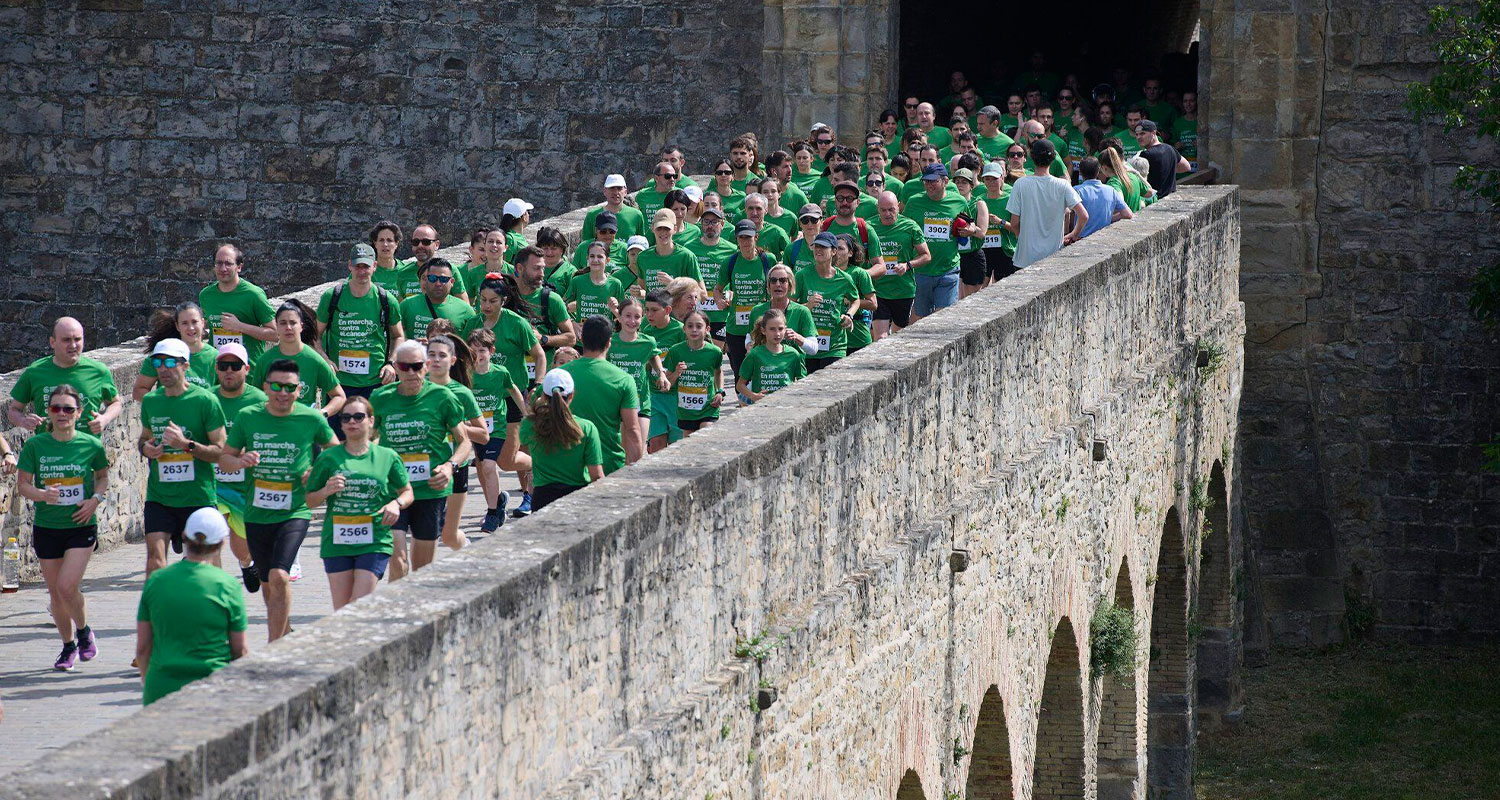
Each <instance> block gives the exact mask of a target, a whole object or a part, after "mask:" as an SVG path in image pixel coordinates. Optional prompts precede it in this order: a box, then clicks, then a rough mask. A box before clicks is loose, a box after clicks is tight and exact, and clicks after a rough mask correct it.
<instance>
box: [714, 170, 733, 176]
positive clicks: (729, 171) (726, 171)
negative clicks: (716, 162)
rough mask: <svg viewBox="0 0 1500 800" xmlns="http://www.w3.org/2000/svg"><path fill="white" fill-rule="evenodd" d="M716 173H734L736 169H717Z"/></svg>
mask: <svg viewBox="0 0 1500 800" xmlns="http://www.w3.org/2000/svg"><path fill="white" fill-rule="evenodd" d="M714 174H715V175H733V174H734V170H731V169H716V170H714Z"/></svg>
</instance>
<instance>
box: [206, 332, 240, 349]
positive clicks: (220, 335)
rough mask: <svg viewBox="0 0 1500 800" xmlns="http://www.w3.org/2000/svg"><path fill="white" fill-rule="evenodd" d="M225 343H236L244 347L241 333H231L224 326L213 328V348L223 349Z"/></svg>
mask: <svg viewBox="0 0 1500 800" xmlns="http://www.w3.org/2000/svg"><path fill="white" fill-rule="evenodd" d="M226 344H237V345H239V346H241V347H244V346H245V337H244V335H243V334H238V333H232V332H230V331H229V330H227V329H225V328H214V349H215V350H223V349H224V345H226Z"/></svg>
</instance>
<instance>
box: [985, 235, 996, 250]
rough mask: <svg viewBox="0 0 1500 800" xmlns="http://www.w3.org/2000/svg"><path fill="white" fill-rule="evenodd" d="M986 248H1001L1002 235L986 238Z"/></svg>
mask: <svg viewBox="0 0 1500 800" xmlns="http://www.w3.org/2000/svg"><path fill="white" fill-rule="evenodd" d="M984 246H985V247H999V246H1000V234H998V233H992V234H990V235H989V236H986V237H984Z"/></svg>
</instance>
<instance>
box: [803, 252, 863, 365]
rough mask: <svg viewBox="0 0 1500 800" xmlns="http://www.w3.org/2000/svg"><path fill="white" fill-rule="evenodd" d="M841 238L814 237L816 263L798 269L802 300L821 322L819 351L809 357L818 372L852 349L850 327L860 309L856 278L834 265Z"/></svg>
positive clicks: (810, 363) (819, 325)
mask: <svg viewBox="0 0 1500 800" xmlns="http://www.w3.org/2000/svg"><path fill="white" fill-rule="evenodd" d="M837 246H838V239H837V238H836V237H835V236H834V235H833V234H831V233H826V232H825V233H820V234H818V235H817V238H815V239H813V247H812V251H813V266H812V268H810V269H803V270H800V271H799V272H798V273H797V290H796V294H795V295H794V296H795V297H796V299H797V301H798V302H800V303H805V304H806V305H807V307H808V309H809V310H811V311H812V315H813V321H814V322H816V323H817V326H818V327H817V336H818V354H817V355H816V356H813V357H810V358H809V359H808V360H807V371H808V372H809V373H812V372H817V371H818V370H820V369H822V368H823V367H826V366H828V365H829V364H832V363H833V362H835V361H837V360H839V359H841V358H843V357H844V356H845V355H846V354H847V353H848V347H849V339H848V337H849V330H850V329H851V328H853V327H854V315H855V314H857V313H858V312H859V305H860V297H859V292H858V291H857V290H856V289H855V286H854V280H853V279H852V278H850V277H849V276H848V275H846V274H844V273H843V272H840V271H839V270H838V269H837V268H836V267H834V265H833V249H834V248H835V247H837Z"/></svg>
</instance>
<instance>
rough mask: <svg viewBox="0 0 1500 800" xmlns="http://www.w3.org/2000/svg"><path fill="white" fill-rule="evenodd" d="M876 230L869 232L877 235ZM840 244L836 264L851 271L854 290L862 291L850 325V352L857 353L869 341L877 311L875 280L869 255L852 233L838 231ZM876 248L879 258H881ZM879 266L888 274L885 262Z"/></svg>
mask: <svg viewBox="0 0 1500 800" xmlns="http://www.w3.org/2000/svg"><path fill="white" fill-rule="evenodd" d="M874 235H875V234H874V232H873V231H871V232H870V236H871V237H874ZM835 238H837V239H838V246H837V247H835V248H834V249H833V265H834V267H835V268H837V269H838V270H839V271H840V272H843V273H844V274H845V275H848V276H849V278H850V279H851V280H853V281H854V291H855V293H856V294H858V295H859V311H857V312H855V314H854V327H852V328H850V329H849V336H848V354H849V355H854V354H855V353H858V352H859V351H860V350H862V349H864V348H865V346H867V345H869V344H870V341H871V340H870V323H871V321H872V320H873V312H874V311H875V307H876V301H875V284H874V281H873V279H872V278H871V277H870V270H869V268H868V267H866V266H864V265H865V264H868V263H870V259H869V258H867V257H866V256H865V249H864V246H863V245H861V244H860V242H859V239H857V238H855V235H854V234H852V233H839V234H836V235H835ZM879 252H880V251H878V250H877V251H876V259H877V261H878V259H879ZM876 269H878V270H880V274H882V275H883V274H885V265H884V264H879V265H878V266H877V267H876Z"/></svg>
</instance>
